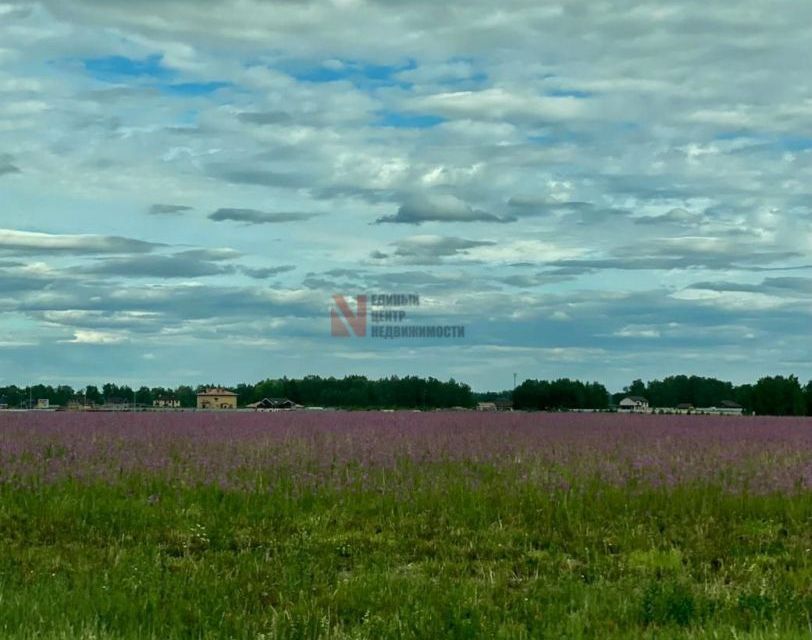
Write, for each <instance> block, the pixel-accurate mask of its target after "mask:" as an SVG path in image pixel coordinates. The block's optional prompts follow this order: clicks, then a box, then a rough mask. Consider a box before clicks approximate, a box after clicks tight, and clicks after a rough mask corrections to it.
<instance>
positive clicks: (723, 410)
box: [702, 400, 744, 416]
mask: <svg viewBox="0 0 812 640" xmlns="http://www.w3.org/2000/svg"><path fill="white" fill-rule="evenodd" d="M702 412H703V413H708V414H712V415H719V416H740V415H742V414H743V413H744V407H743V406H741V405H740V404H738V403H736V402H733V401H732V400H723V401H722V402H720V403H719V405H718V406H716V407H708V408H707V409H702Z"/></svg>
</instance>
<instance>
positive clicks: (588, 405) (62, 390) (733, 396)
mask: <svg viewBox="0 0 812 640" xmlns="http://www.w3.org/2000/svg"><path fill="white" fill-rule="evenodd" d="M214 386H222V385H220V384H210V385H199V386H197V387H192V386H188V385H181V386H178V387H175V388H168V387H147V386H141V387H139V388H136V389H134V388H132V387H130V386H127V385H121V386H120V385H117V384H114V383H107V384H104V385H102V386H101V387H97V386H95V385H89V386H87V387H84V388H81V389H74V388H72V387H70V386H67V385H59V386H56V387H53V386H50V385H42V384H38V385H33V386H31V387H19V386H16V385H10V386H6V387H0V405H5V406H7V407H9V408H18V407H20V408H23V407H27V406H29V403H30V402H33V403H34V404H36V402H37V400H39V399H47V400H48V401H49V402H50V404H51V405H54V406H67V405H69V404H70V403H72V402H75V403H79V404H90V405H103V404H132V403H135V404H137V405H139V406H152V404H153V402H154V401H156V400H176V401H177V402H178V403H179V404H180V406H181V407H186V408H189V407H194V406H195V404H196V399H197V392H198V391H201V390H203V389H205V388H207V387H214ZM229 388H231V389H232V390H233V391H234V392H235V393H237V400H238V404H239V406H245V405H247V404H250V403H253V402H257V401H259V400H262V399H263V398H288V399H290V400H293V401H294V402H296V403H297V404H302V405H307V406H322V407H336V408H345V409H362V408H370V409H372V408H404V409H409V408H411V409H433V408H451V407H465V408H471V407H474V406H475V405H476V403H477V402H486V401H495V400H512V401H513V407H514V408H515V409H524V410H569V409H592V410H605V409H609V408H611V406H612V405H613V404H617V403H618V402H619V401H620V400H621V399H622V398H623V397H625V396H628V395H637V396H642V397H644V398H646V399H647V400H648V401H649V404H650V405H651V406H652V407H676V406H677V405H680V404H690V405H693V406H694V407H711V406H718V405H719V404H720V403H721V402H723V401H726V400H727V401H733V402H736V403H738V404H740V405H741V406H742V407H743V408H744V410H745V412H747V413H754V414H757V415H796V416H800V415H812V381H810V382H808V383H807V384H806V385H805V386H802V385H801V383H800V381H799V380H798V378H797V377H796V376H792V375H791V376H786V377H785V376H772V377H764V378H761V379H759V380H758V381H757V382H755V383H752V384H750V383H748V384H741V385H734V384H733V383H731V382H727V381H724V380H718V379H716V378H706V377H701V376H685V375H675V376H668V377H666V378H663V379H662V380H650V381H648V382H643V381H642V380H639V379H638V380H634V381H633V382H632V383H631V384H630V385H628V386H626V387H624V389H623V391H622V392H621V393H617V394H614V395H610V394H609V392H608V391H607V390H606V387H605V386H604V385H602V384H600V383H598V382H582V381H580V380H571V379H569V378H561V379H558V380H525V381H524V382H522V384H520V385H519V386H518V387H516V389H514V390H512V391H510V390H507V391H500V392H497V391H493V392H486V393H474V392H473V391H472V390H471V388H470V387H469V386H468V385H467V384H464V383H461V382H457V381H456V380H454V379H451V380H448V381H441V380H438V379H436V378H420V377H417V376H406V377H398V376H391V377H388V378H381V379H379V380H371V379H369V378H367V377H365V376H346V377H344V378H334V377H321V376H306V377H304V378H298V379H297V378H287V377H285V378H269V379H266V380H262V381H260V382H257V383H254V384H249V383H241V384H238V385H236V387H229Z"/></svg>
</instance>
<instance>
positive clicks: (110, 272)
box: [81, 254, 235, 279]
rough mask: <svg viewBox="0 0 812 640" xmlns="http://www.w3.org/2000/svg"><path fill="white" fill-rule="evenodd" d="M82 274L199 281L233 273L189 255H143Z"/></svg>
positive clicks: (101, 263)
mask: <svg viewBox="0 0 812 640" xmlns="http://www.w3.org/2000/svg"><path fill="white" fill-rule="evenodd" d="M81 271H82V272H83V273H86V274H89V275H99V276H121V277H125V278H161V279H164V278H202V277H205V276H216V275H223V274H229V273H234V272H235V267H234V266H233V265H222V264H218V263H216V262H212V261H207V260H202V259H200V258H196V257H194V256H190V255H181V254H177V255H171V256H161V255H147V256H133V257H129V258H110V259H104V260H100V261H98V262H96V263H95V264H91V265H88V266H86V267H83V268H82V269H81Z"/></svg>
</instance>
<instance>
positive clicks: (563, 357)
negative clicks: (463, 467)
mask: <svg viewBox="0 0 812 640" xmlns="http://www.w3.org/2000/svg"><path fill="white" fill-rule="evenodd" d="M494 7H499V8H494ZM810 42H812V4H810V3H800V2H782V1H778V2H766V1H764V0H762V1H758V2H754V1H751V0H742V1H741V2H736V3H733V2H726V3H708V2H704V1H702V2H700V1H699V0H674V1H673V2H669V3H667V4H660V3H650V2H646V3H642V2H634V1H631V0H607V1H600V2H597V1H595V0H568V1H566V2H563V3H561V4H557V3H553V2H549V3H548V2H539V1H537V0H532V1H530V0H528V1H525V0H510V1H508V2H504V3H497V4H494V3H493V2H485V1H484V0H482V1H480V0H468V1H466V2H445V3H440V2H435V1H434V0H432V1H429V0H409V1H408V2H407V1H405V0H367V1H363V0H333V1H332V2H326V1H325V2H308V1H306V0H301V1H296V2H294V1H290V0H279V1H275V2H272V1H269V0H266V1H262V2H260V1H258V0H226V1H218V2H215V1H214V0H173V1H165V0H160V1H158V0H141V1H139V2H129V1H127V2H125V1H124V0H43V1H41V2H36V3H31V2H13V1H12V2H10V3H9V2H8V0H5V2H3V0H0V291H2V293H3V298H2V302H0V305H2V306H1V307H0V327H2V329H3V331H2V334H0V384H8V383H11V382H16V383H23V384H26V383H28V382H29V381H44V382H51V383H57V382H61V383H67V384H73V385H77V386H78V385H81V384H86V383H90V382H92V383H99V382H103V381H104V380H107V379H113V380H117V381H120V382H127V383H137V384H140V383H147V384H172V385H174V384H179V383H191V384H195V383H199V382H215V381H216V382H220V383H224V384H226V383H235V382H238V381H243V380H245V381H252V380H257V379H260V378H264V377H268V376H271V377H275V376H281V375H285V374H287V375H289V376H300V375H304V374H307V373H319V374H330V375H344V374H350V373H363V374H366V375H370V376H380V375H389V374H409V373H415V374H420V375H428V374H432V375H435V376H438V377H442V378H447V377H450V376H454V377H455V378H457V379H462V380H465V381H468V382H470V383H471V384H472V385H473V386H474V387H475V388H477V389H484V388H506V387H509V386H511V384H512V379H513V376H512V374H513V372H517V373H518V375H519V378H520V379H521V378H525V377H558V376H575V377H580V378H586V379H597V380H600V381H603V382H605V383H606V384H607V385H608V386H609V387H610V388H612V389H618V388H620V387H622V386H623V385H624V384H626V383H628V382H629V381H630V380H631V379H632V378H635V377H642V378H644V379H646V378H651V377H655V376H662V375H667V374H669V373H681V372H682V373H698V374H703V375H715V376H720V377H724V378H727V379H732V380H735V381H744V380H750V379H754V378H757V377H758V376H760V375H766V374H774V373H791V372H794V373H797V374H798V375H799V376H800V377H801V378H802V379H803V380H806V379H808V378H810V377H812V365H810V362H812V345H811V343H810V339H809V334H810V331H809V328H810V326H812V322H810V320H812V317H811V316H812V306H811V303H812V255H810V254H811V253H812V200H810V194H811V193H812V75H810V73H809V68H808V46H809V43H810ZM364 293H366V294H376V293H405V294H410V293H414V294H418V295H420V296H421V306H420V308H419V309H418V310H414V313H413V314H412V315H413V317H412V320H413V321H414V322H418V323H421V324H424V323H442V324H455V325H459V324H462V325H465V327H466V335H465V338H464V339H456V340H428V339H423V340H415V339H410V340H397V341H379V340H372V339H370V338H366V339H359V338H351V339H337V338H332V337H330V315H329V310H330V304H331V296H332V294H346V295H354V294H364Z"/></svg>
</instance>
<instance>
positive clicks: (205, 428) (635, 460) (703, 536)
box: [0, 412, 812, 640]
mask: <svg viewBox="0 0 812 640" xmlns="http://www.w3.org/2000/svg"><path fill="white" fill-rule="evenodd" d="M810 488H812V421H810V419H777V418H729V417H716V418H713V417H693V416H673V417H669V416H642V415H641V416H636V415H631V416H618V415H613V414H596V415H585V414H541V413H539V414H519V413H515V414H498V415H495V414H490V415H488V414H475V413H442V412H440V413H410V412H400V413H374V412H370V413H320V412H319V413H315V412H314V413H308V412H301V413H297V412H294V413H276V414H248V413H238V414H227V413H224V414H172V413H165V414H146V413H145V414H80V413H36V414H33V413H29V414H26V413H5V414H0V637H1V638H4V639H6V638H10V639H17V638H42V639H55V638H60V639H66V640H67V639H82V638H87V639H89V638H95V639H98V640H102V639H105V640H106V639H108V638H110V639H112V638H116V639H119V638H121V639H124V638H127V639H130V638H138V639H145V638H155V639H161V640H165V639H173V638H239V639H242V638H253V639H259V638H264V639H270V638H370V639H378V638H505V639H521V638H601V639H604V638H739V639H742V638H753V639H755V638H802V637H810V634H812V622H811V621H810V615H812V491H810Z"/></svg>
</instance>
